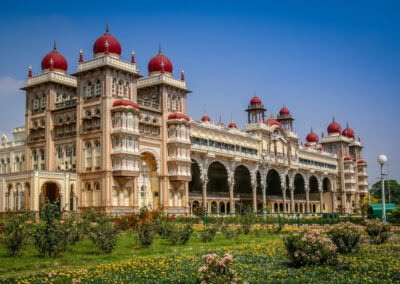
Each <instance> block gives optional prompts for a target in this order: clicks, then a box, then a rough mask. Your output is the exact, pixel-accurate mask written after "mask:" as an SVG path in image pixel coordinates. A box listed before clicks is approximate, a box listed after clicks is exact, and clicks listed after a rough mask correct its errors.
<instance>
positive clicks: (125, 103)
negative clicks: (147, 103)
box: [113, 100, 139, 109]
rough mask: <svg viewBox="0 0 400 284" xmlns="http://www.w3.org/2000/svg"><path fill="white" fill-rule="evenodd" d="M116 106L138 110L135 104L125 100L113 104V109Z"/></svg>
mask: <svg viewBox="0 0 400 284" xmlns="http://www.w3.org/2000/svg"><path fill="white" fill-rule="evenodd" d="M117 106H126V107H133V108H135V109H139V106H138V104H137V103H134V102H131V101H127V100H118V101H115V102H114V103H113V107H117Z"/></svg>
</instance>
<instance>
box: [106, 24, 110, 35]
mask: <svg viewBox="0 0 400 284" xmlns="http://www.w3.org/2000/svg"><path fill="white" fill-rule="evenodd" d="M105 34H106V35H108V34H110V29H109V28H108V23H107V24H106V33H105Z"/></svg>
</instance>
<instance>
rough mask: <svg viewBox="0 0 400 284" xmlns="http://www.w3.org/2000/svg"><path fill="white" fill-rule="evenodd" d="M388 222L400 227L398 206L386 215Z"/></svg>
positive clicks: (399, 207)
mask: <svg viewBox="0 0 400 284" xmlns="http://www.w3.org/2000/svg"><path fill="white" fill-rule="evenodd" d="M388 216H389V217H390V218H389V222H390V223H392V224H395V225H400V206H397V208H396V209H394V210H393V211H392V212H390V213H388Z"/></svg>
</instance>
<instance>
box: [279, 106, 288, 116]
mask: <svg viewBox="0 0 400 284" xmlns="http://www.w3.org/2000/svg"><path fill="white" fill-rule="evenodd" d="M289 114H290V111H289V109H288V108H287V107H282V108H281V110H280V111H279V115H289Z"/></svg>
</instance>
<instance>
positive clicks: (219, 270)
mask: <svg viewBox="0 0 400 284" xmlns="http://www.w3.org/2000/svg"><path fill="white" fill-rule="evenodd" d="M203 258H204V259H205V265H204V266H202V267H200V268H199V278H200V281H201V282H200V283H201V284H206V283H207V284H209V283H216V284H217V283H218V284H223V283H230V284H236V283H237V284H239V283H244V282H243V280H242V279H241V278H240V277H239V276H238V275H237V272H236V270H233V269H232V268H231V265H232V263H233V262H234V260H233V257H232V255H231V254H230V253H227V254H225V255H224V257H223V258H221V257H220V256H218V255H217V254H215V253H212V254H206V255H203Z"/></svg>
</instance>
